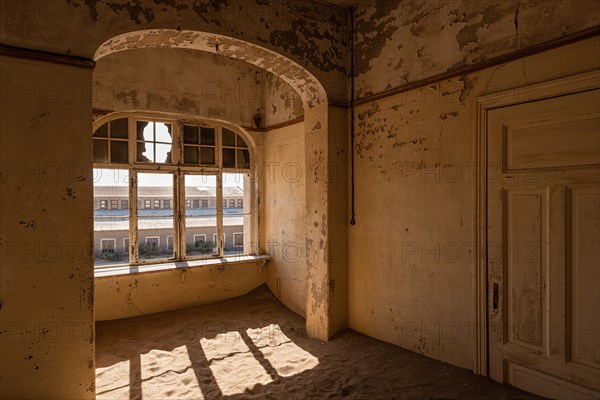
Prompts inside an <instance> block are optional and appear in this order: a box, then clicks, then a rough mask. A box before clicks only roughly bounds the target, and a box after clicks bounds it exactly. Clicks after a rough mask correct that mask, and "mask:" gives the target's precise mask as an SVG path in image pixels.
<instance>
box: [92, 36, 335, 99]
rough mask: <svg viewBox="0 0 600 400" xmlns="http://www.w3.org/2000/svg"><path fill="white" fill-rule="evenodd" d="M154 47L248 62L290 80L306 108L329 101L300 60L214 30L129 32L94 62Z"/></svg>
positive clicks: (97, 54)
mask: <svg viewBox="0 0 600 400" xmlns="http://www.w3.org/2000/svg"><path fill="white" fill-rule="evenodd" d="M152 47H154V48H181V49H193V50H199V51H206V52H210V53H216V54H219V55H222V56H226V57H230V58H233V59H236V60H241V61H245V62H247V63H249V64H252V65H255V66H257V67H259V68H262V69H264V70H266V71H269V72H271V73H273V74H274V75H276V76H278V77H279V78H281V79H282V80H283V81H285V82H286V83H288V84H289V85H290V86H291V87H292V88H294V90H296V92H297V93H298V94H299V96H300V98H301V99H302V102H303V104H304V107H305V108H312V107H314V106H315V105H317V104H321V103H324V102H327V94H326V92H325V89H324V87H323V85H322V84H321V83H320V82H319V81H318V80H317V78H316V77H315V76H314V75H312V74H311V73H310V72H309V71H308V70H306V69H305V68H303V67H302V66H300V65H299V64H297V63H296V62H294V61H292V60H290V59H289V58H287V57H285V56H282V55H281V54H278V53H276V52H274V51H272V50H268V49H266V48H264V47H261V46H257V45H255V44H252V43H249V42H246V41H243V40H240V39H235V38H232V37H228V36H223V35H218V34H213V33H207V32H199V31H184V30H176V29H148V30H142V31H134V32H128V33H124V34H121V35H118V36H115V37H114V38H112V39H109V40H107V41H105V42H104V43H102V44H101V45H100V47H99V48H98V49H97V50H96V52H95V54H94V61H97V60H99V59H101V58H102V57H106V56H108V55H110V54H113V53H116V52H120V51H126V50H133V49H140V48H152Z"/></svg>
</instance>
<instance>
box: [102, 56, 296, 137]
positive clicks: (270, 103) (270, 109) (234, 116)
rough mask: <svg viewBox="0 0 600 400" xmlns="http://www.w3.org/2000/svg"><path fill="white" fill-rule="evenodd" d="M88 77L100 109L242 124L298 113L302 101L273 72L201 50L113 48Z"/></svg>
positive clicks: (248, 125)
mask: <svg viewBox="0 0 600 400" xmlns="http://www.w3.org/2000/svg"><path fill="white" fill-rule="evenodd" d="M93 76H94V85H93V89H94V93H93V106H94V108H95V109H99V110H106V111H130V110H144V111H160V112H171V113H178V114H190V115H197V116H201V117H204V118H213V119H221V120H226V121H228V122H230V123H233V124H236V125H239V126H242V127H246V128H263V127H267V126H271V125H275V124H278V123H282V122H287V121H290V120H294V119H297V118H300V117H302V115H303V107H302V100H301V99H300V97H299V96H298V94H297V93H296V92H295V91H294V90H293V89H292V88H291V87H290V86H289V85H288V84H287V83H285V82H284V81H282V80H281V79H279V78H278V77H276V76H274V75H273V74H271V73H269V72H266V71H265V70H263V69H260V68H258V67H255V66H253V65H251V64H248V63H246V62H242V61H239V60H234V59H231V58H229V57H225V56H221V55H216V54H211V53H207V52H202V51H195V50H189V49H171V48H142V49H136V50H132V51H123V52H118V53H114V54H111V55H110V56H107V57H103V58H101V59H100V60H99V61H98V62H97V64H96V68H95V69H94V74H93ZM258 125H260V126H258Z"/></svg>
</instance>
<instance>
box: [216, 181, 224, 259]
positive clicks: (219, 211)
mask: <svg viewBox="0 0 600 400" xmlns="http://www.w3.org/2000/svg"><path fill="white" fill-rule="evenodd" d="M217 243H218V245H219V249H218V254H217V255H218V256H219V257H223V253H224V247H225V243H223V173H222V172H219V173H217Z"/></svg>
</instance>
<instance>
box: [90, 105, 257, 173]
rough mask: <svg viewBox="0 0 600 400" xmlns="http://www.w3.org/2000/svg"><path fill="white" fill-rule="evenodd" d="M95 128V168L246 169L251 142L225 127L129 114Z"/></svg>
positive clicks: (195, 121)
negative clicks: (161, 166) (158, 165)
mask: <svg viewBox="0 0 600 400" xmlns="http://www.w3.org/2000/svg"><path fill="white" fill-rule="evenodd" d="M95 125H96V129H95V130H94V133H93V140H94V163H96V164H120V165H124V164H127V165H134V164H142V165H144V164H163V165H171V166H188V167H194V166H199V167H202V168H203V169H224V170H234V169H235V170H250V169H251V165H252V148H253V146H252V145H251V143H250V141H251V140H250V139H249V138H248V137H245V135H244V134H243V133H242V132H241V130H240V131H236V129H235V128H233V127H232V126H229V125H226V124H224V123H218V122H214V121H205V120H201V119H198V120H194V119H185V120H183V119H176V118H172V117H166V116H163V115H161V114H156V115H154V114H143V115H134V114H132V115H127V116H122V115H117V116H114V117H113V118H112V119H111V118H110V117H105V118H101V119H100V120H99V121H98V123H96V124H95Z"/></svg>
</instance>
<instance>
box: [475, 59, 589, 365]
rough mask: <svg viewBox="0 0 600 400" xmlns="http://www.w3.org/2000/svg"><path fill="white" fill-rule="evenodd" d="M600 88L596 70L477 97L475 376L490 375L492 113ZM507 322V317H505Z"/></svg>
mask: <svg viewBox="0 0 600 400" xmlns="http://www.w3.org/2000/svg"><path fill="white" fill-rule="evenodd" d="M598 88H600V71H598V70H594V71H591V72H585V73H581V74H576V75H571V76H567V77H564V78H559V79H554V80H551V81H546V82H541V83H536V84H532V85H525V86H521V87H517V88H513V89H509V90H504V91H501V92H497V93H492V94H488V95H485V96H480V97H477V98H475V103H474V106H475V112H474V115H475V146H476V165H477V168H476V180H475V182H476V186H477V187H476V193H477V199H476V208H475V210H476V216H475V219H476V227H477V228H476V229H477V232H476V236H475V238H476V244H477V245H476V260H477V261H476V265H475V268H476V269H475V296H476V298H475V308H476V314H475V315H476V317H475V318H476V334H475V337H476V340H475V345H476V349H475V355H476V360H475V371H474V372H475V373H477V374H480V375H485V376H489V364H488V363H489V359H488V351H489V346H488V344H489V343H488V310H489V309H488V297H489V296H488V292H487V288H488V268H487V224H488V218H487V195H488V187H487V170H488V165H487V164H488V159H487V153H488V151H487V150H488V148H487V147H488V140H487V138H488V130H487V123H488V118H487V115H488V111H490V110H493V109H496V108H502V107H507V106H512V105H517V104H523V103H529V102H533V101H538V100H543V99H547V98H552V97H557V96H563V95H568V94H575V93H580V92H585V91H588V90H593V89H598ZM502 318H503V319H504V318H505V316H504V315H503V316H502Z"/></svg>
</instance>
